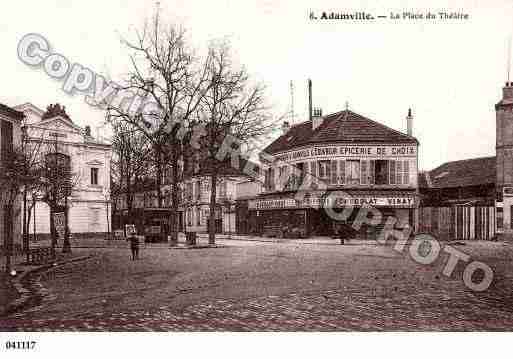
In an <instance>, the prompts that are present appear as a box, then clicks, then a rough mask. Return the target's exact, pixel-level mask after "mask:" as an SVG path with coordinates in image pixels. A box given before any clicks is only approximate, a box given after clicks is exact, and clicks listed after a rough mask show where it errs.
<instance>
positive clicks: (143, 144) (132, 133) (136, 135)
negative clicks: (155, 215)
mask: <svg viewBox="0 0 513 359" xmlns="http://www.w3.org/2000/svg"><path fill="white" fill-rule="evenodd" d="M112 127H113V138H112V150H113V154H114V157H113V160H112V162H111V164H112V167H111V175H112V187H111V198H112V199H113V200H114V201H115V200H117V199H120V198H122V197H124V198H125V201H126V206H127V215H128V218H132V215H133V213H132V209H133V202H134V187H135V186H136V185H137V183H138V180H139V179H140V178H142V177H143V175H144V174H145V173H147V169H148V163H149V161H148V157H149V155H150V153H151V148H150V147H149V141H148V139H147V137H146V136H144V135H143V134H141V133H140V132H139V131H137V130H136V129H135V128H134V127H133V125H131V124H130V122H129V121H114V122H113V126H112Z"/></svg>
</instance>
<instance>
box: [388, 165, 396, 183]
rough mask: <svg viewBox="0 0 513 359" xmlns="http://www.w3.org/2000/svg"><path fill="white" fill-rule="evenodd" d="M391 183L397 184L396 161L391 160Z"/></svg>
mask: <svg viewBox="0 0 513 359" xmlns="http://www.w3.org/2000/svg"><path fill="white" fill-rule="evenodd" d="M388 167H389V168H390V184H395V161H389V166H388Z"/></svg>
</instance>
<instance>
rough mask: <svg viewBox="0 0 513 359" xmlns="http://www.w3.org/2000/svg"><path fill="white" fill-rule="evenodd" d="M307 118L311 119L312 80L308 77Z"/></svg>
mask: <svg viewBox="0 0 513 359" xmlns="http://www.w3.org/2000/svg"><path fill="white" fill-rule="evenodd" d="M308 120H309V121H312V80H310V79H308Z"/></svg>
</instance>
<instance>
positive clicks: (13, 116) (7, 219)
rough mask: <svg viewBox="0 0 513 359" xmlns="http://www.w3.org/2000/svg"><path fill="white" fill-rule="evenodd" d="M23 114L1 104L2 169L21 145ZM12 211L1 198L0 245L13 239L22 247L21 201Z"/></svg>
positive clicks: (0, 162) (0, 157)
mask: <svg viewBox="0 0 513 359" xmlns="http://www.w3.org/2000/svg"><path fill="white" fill-rule="evenodd" d="M22 120H23V113H21V112H19V111H16V110H15V109H13V108H10V107H8V106H6V105H3V104H0V168H1V164H2V161H3V160H4V158H5V156H6V155H7V153H8V152H9V151H12V150H13V149H14V148H15V147H18V146H19V145H20V144H21V124H22ZM14 207H15V208H13V210H12V211H9V210H8V208H7V199H6V198H4V196H0V236H1V237H2V240H1V241H0V245H2V246H3V245H4V244H5V243H7V242H6V241H9V240H10V239H12V242H10V243H14V244H15V245H16V244H18V245H21V242H22V238H21V220H22V218H21V215H20V213H21V201H19V199H18V200H17V201H16V203H15V204H14Z"/></svg>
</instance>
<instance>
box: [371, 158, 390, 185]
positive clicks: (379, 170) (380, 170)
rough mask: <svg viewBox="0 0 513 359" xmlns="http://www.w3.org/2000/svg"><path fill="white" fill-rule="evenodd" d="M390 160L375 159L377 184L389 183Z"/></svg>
mask: <svg viewBox="0 0 513 359" xmlns="http://www.w3.org/2000/svg"><path fill="white" fill-rule="evenodd" d="M388 162H389V161H385V160H376V161H375V166H374V167H375V174H374V176H375V178H376V184H378V185H379V184H389V182H390V181H389V178H388ZM392 167H393V166H392Z"/></svg>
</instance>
